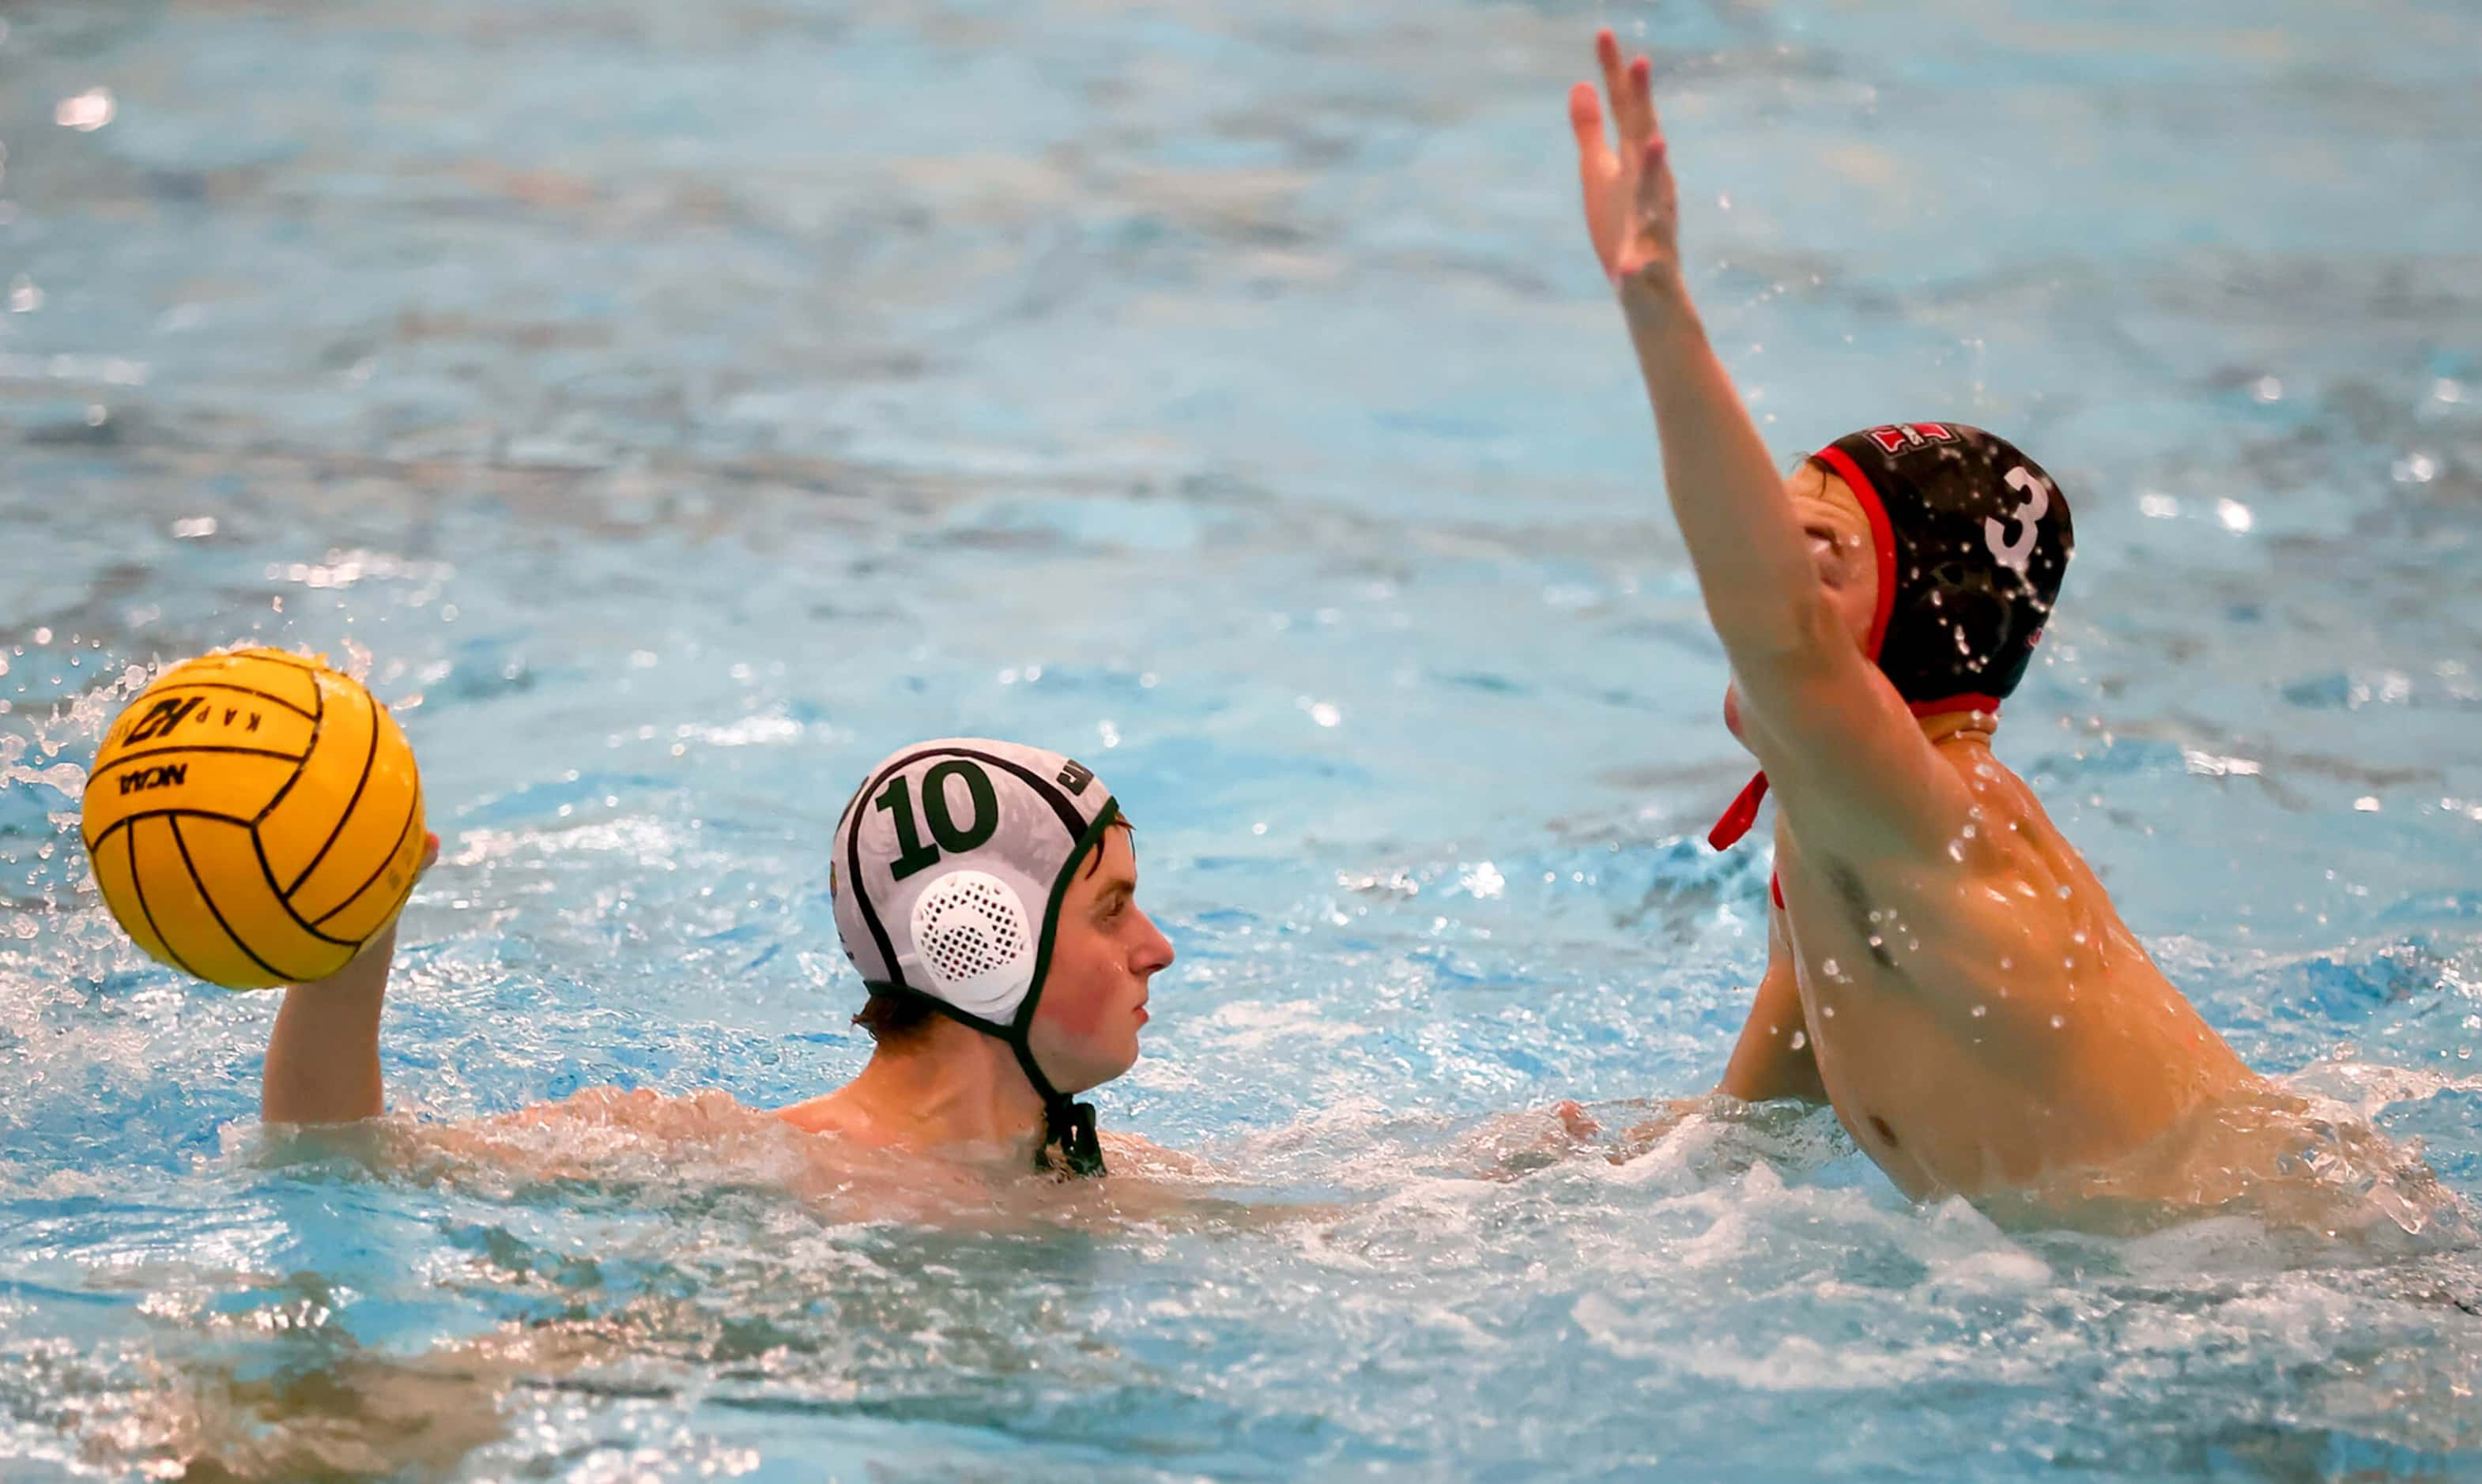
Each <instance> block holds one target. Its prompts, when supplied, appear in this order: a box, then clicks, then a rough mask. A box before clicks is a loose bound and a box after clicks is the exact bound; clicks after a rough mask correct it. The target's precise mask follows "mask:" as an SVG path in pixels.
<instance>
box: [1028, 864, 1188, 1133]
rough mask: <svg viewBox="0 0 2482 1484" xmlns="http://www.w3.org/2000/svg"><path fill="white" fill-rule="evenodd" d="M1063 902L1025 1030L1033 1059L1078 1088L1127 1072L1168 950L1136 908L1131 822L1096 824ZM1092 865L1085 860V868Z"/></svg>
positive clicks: (1059, 1082) (1066, 1088) (1064, 1086)
mask: <svg viewBox="0 0 2482 1484" xmlns="http://www.w3.org/2000/svg"><path fill="white" fill-rule="evenodd" d="M1101 851H1102V860H1101V861H1100V863H1099V864H1097V863H1095V862H1094V861H1093V860H1092V858H1091V857H1090V858H1089V859H1088V861H1086V862H1081V863H1080V864H1079V866H1078V867H1077V874H1076V876H1075V878H1074V879H1072V880H1071V881H1070V882H1069V891H1068V894H1067V895H1066V896H1064V897H1063V898H1061V902H1060V925H1059V928H1058V931H1057V933H1056V934H1055V936H1054V937H1053V940H1052V945H1051V967H1050V969H1049V971H1048V972H1047V974H1046V975H1045V976H1044V978H1043V998H1042V1000H1041V1001H1040V1002H1038V1003H1037V1005H1036V1008H1035V1013H1034V1024H1033V1026H1032V1027H1031V1028H1030V1030H1029V1036H1028V1039H1029V1040H1030V1041H1031V1042H1032V1045H1033V1049H1034V1055H1035V1060H1036V1061H1037V1062H1038V1063H1039V1064H1040V1065H1041V1066H1042V1067H1043V1072H1044V1074H1045V1075H1046V1076H1048V1077H1049V1078H1050V1079H1051V1080H1052V1082H1053V1083H1054V1084H1055V1085H1056V1086H1058V1087H1059V1088H1060V1090H1061V1091H1063V1092H1082V1091H1084V1090H1085V1089H1087V1088H1089V1087H1093V1086H1096V1085H1097V1084H1099V1083H1102V1082H1108V1081H1110V1080H1112V1079H1113V1078H1116V1077H1118V1076H1120V1075H1121V1074H1122V1073H1123V1072H1126V1071H1127V1070H1128V1069H1129V1068H1130V1066H1131V1065H1132V1064H1134V1063H1135V1062H1136V1061H1137V1059H1138V1028H1139V1027H1141V1026H1143V1025H1145V1024H1146V1023H1147V1009H1146V1003H1147V981H1148V980H1149V979H1150V978H1152V977H1153V976H1154V975H1155V974H1156V972H1157V971H1159V970H1161V969H1163V968H1164V967H1165V966H1166V965H1168V964H1170V963H1171V962H1172V960H1173V951H1172V944H1171V943H1170V942H1169V941H1167V940H1166V939H1165V937H1164V935H1163V934H1162V932H1160V931H1158V930H1157V929H1156V927H1155V924H1153V922H1152V921H1150V920H1149V918H1148V917H1147V915H1146V914H1145V913H1144V912H1142V911H1140V910H1139V909H1138V903H1137V890H1138V857H1137V852H1136V850H1135V849H1134V848H1133V847H1132V846H1130V844H1129V832H1128V831H1127V830H1124V829H1109V830H1105V831H1104V832H1103V843H1102V846H1101ZM1090 866H1091V867H1092V869H1089V868H1090Z"/></svg>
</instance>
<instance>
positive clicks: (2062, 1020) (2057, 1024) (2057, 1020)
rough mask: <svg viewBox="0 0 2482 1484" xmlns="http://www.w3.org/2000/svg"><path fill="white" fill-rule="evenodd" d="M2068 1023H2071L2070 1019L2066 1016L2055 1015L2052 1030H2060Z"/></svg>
mask: <svg viewBox="0 0 2482 1484" xmlns="http://www.w3.org/2000/svg"><path fill="white" fill-rule="evenodd" d="M2068 1023H2069V1018H2068V1017H2067V1016H2065V1015H2054V1016H2052V1017H2051V1028H2052V1029H2054V1030H2057V1029H2059V1028H2061V1027H2063V1026H2066V1025H2067V1024H2068Z"/></svg>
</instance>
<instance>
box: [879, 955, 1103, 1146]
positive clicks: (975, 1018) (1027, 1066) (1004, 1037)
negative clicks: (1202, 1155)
mask: <svg viewBox="0 0 2482 1484" xmlns="http://www.w3.org/2000/svg"><path fill="white" fill-rule="evenodd" d="M862 987H863V988H865V989H867V990H869V991H870V992H871V993H872V994H875V995H895V996H898V997H899V998H901V999H905V1000H910V1001H911V1002H914V1003H916V1004H920V1005H926V1006H928V1007H930V1008H931V1009H933V1010H936V1011H937V1012H938V1013H939V1014H941V1015H944V1016H946V1017H947V1018H948V1019H950V1020H953V1021H955V1022H956V1023H957V1024H958V1025H961V1026H964V1027H966V1028H970V1029H974V1030H979V1031H981V1032H982V1033H983V1034H985V1035H987V1036H990V1037H991V1038H992V1039H993V1040H996V1041H1001V1042H1004V1043H1006V1045H1007V1046H1008V1049H1009V1051H1010V1052H1011V1053H1012V1054H1015V1055H1016V1057H1017V1069H1018V1070H1019V1071H1022V1072H1023V1073H1024V1074H1025V1080H1027V1081H1028V1082H1029V1083H1031V1084H1033V1087H1034V1093H1035V1096H1036V1097H1039V1098H1041V1099H1042V1100H1043V1143H1042V1144H1041V1145H1040V1146H1039V1147H1037V1148H1036V1150H1035V1152H1034V1167H1035V1168H1036V1169H1038V1170H1043V1171H1046V1172H1050V1171H1057V1172H1059V1173H1062V1174H1066V1175H1070V1176H1076V1177H1084V1176H1088V1175H1101V1174H1104V1173H1106V1171H1105V1170H1104V1168H1103V1146H1102V1142H1101V1140H1100V1139H1098V1138H1097V1137H1096V1133H1095V1105H1093V1104H1092V1103H1079V1102H1075V1101H1073V1100H1072V1099H1070V1098H1069V1095H1068V1094H1067V1093H1065V1092H1062V1091H1061V1090H1060V1089H1059V1088H1057V1087H1055V1086H1053V1085H1052V1084H1051V1079H1050V1078H1048V1077H1046V1076H1044V1075H1043V1065H1042V1063H1040V1062H1038V1061H1036V1060H1035V1059H1034V1048H1033V1047H1032V1046H1031V1045H1029V1044H1028V1042H1027V1039H1026V1024H1027V1022H1026V1021H1025V1020H1020V1021H1019V1022H1018V1023H1017V1024H1015V1025H1009V1026H1003V1025H1001V1024H999V1023H998V1022H997V1021H989V1020H985V1019H983V1018H982V1017H981V1016H979V1015H976V1014H973V1013H972V1012H971V1011H967V1010H961V1009H959V1008H957V1007H956V1006H955V1005H953V1004H950V1003H949V1002H947V1001H945V1000H942V999H940V998H939V997H938V996H937V995H931V994H925V993H924V992H922V991H921V990H918V989H915V988H914V987H913V986H912V985H911V984H898V983H894V982H891V981H887V980H876V981H873V982H870V983H867V984H865V985H863V986H862ZM1040 988H1041V986H1040V985H1038V986H1037V989H1038V990H1040ZM1054 1145H1057V1146H1059V1149H1060V1157H1061V1158H1060V1162H1059V1163H1057V1164H1055V1163H1054V1162H1053V1161H1052V1158H1051V1150H1052V1147H1053V1146H1054Z"/></svg>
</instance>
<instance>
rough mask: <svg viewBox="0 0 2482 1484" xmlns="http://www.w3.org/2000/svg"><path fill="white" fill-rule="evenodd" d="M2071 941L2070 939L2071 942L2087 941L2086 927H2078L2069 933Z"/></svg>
mask: <svg viewBox="0 0 2482 1484" xmlns="http://www.w3.org/2000/svg"><path fill="white" fill-rule="evenodd" d="M2069 941H2070V942H2071V943H2083V942H2085V941H2086V930H2085V929H2084V928H2082V927H2080V928H2078V929H2077V930H2076V931H2075V932H2073V933H2071V934H2069Z"/></svg>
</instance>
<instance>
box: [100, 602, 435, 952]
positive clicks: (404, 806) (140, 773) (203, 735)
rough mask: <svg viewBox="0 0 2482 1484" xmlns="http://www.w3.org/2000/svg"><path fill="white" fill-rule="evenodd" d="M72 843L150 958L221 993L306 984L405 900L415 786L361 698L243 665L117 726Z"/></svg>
mask: <svg viewBox="0 0 2482 1484" xmlns="http://www.w3.org/2000/svg"><path fill="white" fill-rule="evenodd" d="M83 833H84V838H85V841H86V848H87V854H88V856H89V857H90V858H91V859H92V862H93V864H94V875H95V881H96V883H97V884H98V885H99V886H100V887H101V888H102V891H103V899H104V901H105V903H106V904H107V905H108V906H110V907H111V909H112V915H113V917H114V918H115V919H116V920H117V921H118V922H119V924H120V925H121V926H122V927H123V928H124V929H126V930H127V931H128V933H129V935H130V937H132V938H133V939H135V940H137V943H138V946H139V947H140V948H142V949H144V950H146V952H147V953H148V955H150V956H151V957H153V958H155V959H157V960H159V961H160V962H163V963H167V964H170V965H172V967H173V968H176V969H179V970H182V971H184V972H185V973H189V974H194V975H197V976H198V977H199V978H202V979H207V980H209V981H211V982H213V983H217V984H222V985H224V986H225V987H226V988H228V989H266V988H270V987H273V986H275V985H278V984H302V983H309V982H312V981H315V980H318V979H324V978H327V977H328V976H330V975H332V974H334V973H335V972H336V971H337V970H339V969H342V968H343V967H344V966H345V965H346V964H348V963H350V962H352V960H353V958H354V955H355V954H356V953H357V952H359V951H360V950H361V948H362V945H363V944H364V943H366V942H368V941H369V940H370V939H371V938H373V937H375V936H376V935H378V933H379V932H380V931H381V930H382V929H383V928H385V927H386V926H387V925H388V924H390V923H392V922H394V921H395V920H396V915H397V913H398V911H399V910H401V909H402V908H403V907H404V906H405V902H406V898H407V897H409V896H410V895H411V894H412V891H413V883H414V878H415V877H416V876H417V875H418V874H419V873H420V866H421V863H422V858H423V852H424V844H425V842H424V838H423V834H424V832H423V820H422V779H421V775H420V773H419V772H418V771H417V770H416V768H415V767H414V761H413V748H412V747H411V746H410V745H409V744H408V743H407V742H406V740H405V734H404V733H403V732H402V731H400V730H398V728H397V724H396V720H395V718H394V717H392V716H389V715H388V714H387V711H386V709H385V708H384V707H383V706H381V705H380V704H379V703H378V702H377V701H376V700H374V699H372V697H371V693H370V692H369V691H368V690H364V689H363V688H362V687H361V685H360V684H359V683H357V682H356V681H355V680H353V679H352V678H351V677H349V676H347V675H344V674H341V673H339V672H337V671H336V670H333V669H330V667H329V666H328V665H327V664H324V663H321V662H318V661H313V660H308V659H304V658H303V657H301V656H299V655H292V654H286V653H284V652H282V651H280V650H274V649H245V650H237V651H234V652H232V653H229V654H214V655H208V656H205V657H204V658H202V659H198V660H192V661H190V662H189V663H187V664H179V665H175V666H173V667H172V668H171V669H169V670H166V671H165V672H164V673H163V674H162V675H161V676H159V677H158V678H157V679H156V681H155V683H154V684H153V685H151V686H149V687H147V688H146V690H145V692H143V693H142V694H140V696H139V697H138V699H137V700H135V701H133V702H131V703H130V705H129V709H128V710H126V711H124V712H122V713H121V714H120V716H119V718H118V719H117V720H115V721H114V722H113V723H112V727H111V729H110V730H109V731H107V732H106V733H105V734H104V740H103V749H102V751H101V752H99V753H97V754H96V756H95V760H94V768H93V770H92V772H91V773H90V774H89V775H88V778H87V787H86V802H85V819H84V830H83Z"/></svg>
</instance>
